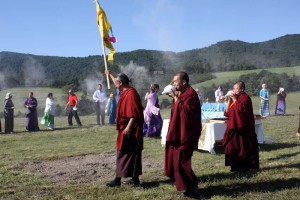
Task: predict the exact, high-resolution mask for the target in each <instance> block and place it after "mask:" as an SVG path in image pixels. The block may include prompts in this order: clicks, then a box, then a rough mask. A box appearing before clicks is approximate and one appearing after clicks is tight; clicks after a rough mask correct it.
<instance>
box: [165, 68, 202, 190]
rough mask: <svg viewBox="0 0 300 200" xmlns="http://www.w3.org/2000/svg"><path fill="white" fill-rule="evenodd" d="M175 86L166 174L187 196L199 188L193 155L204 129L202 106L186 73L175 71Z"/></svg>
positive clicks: (170, 94)
mask: <svg viewBox="0 0 300 200" xmlns="http://www.w3.org/2000/svg"><path fill="white" fill-rule="evenodd" d="M173 85H174V86H175V87H176V90H177V92H175V91H173V92H171V93H169V94H168V95H169V96H170V97H172V98H173V103H172V108H171V118H170V124H169V129H168V133H167V137H166V146H165V172H164V174H165V176H168V177H170V178H171V179H172V180H173V181H175V185H176V189H177V191H179V192H183V194H185V195H186V194H190V193H192V192H194V191H195V190H196V189H197V188H198V180H197V177H196V176H195V173H194V172H193V170H192V163H191V158H192V155H193V152H194V150H196V149H197V148H198V140H199V137H200V134H201V130H202V124H201V108H200V102H199V98H198V95H197V92H196V91H195V90H194V89H193V88H192V87H191V86H190V85H189V77H188V75H187V74H186V73H185V72H178V73H177V74H175V76H174V78H173Z"/></svg>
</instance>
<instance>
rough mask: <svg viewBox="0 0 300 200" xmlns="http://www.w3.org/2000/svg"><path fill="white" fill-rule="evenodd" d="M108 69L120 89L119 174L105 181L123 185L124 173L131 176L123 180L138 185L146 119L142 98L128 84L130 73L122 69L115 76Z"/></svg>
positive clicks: (108, 184) (117, 169)
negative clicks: (125, 72) (128, 74)
mask: <svg viewBox="0 0 300 200" xmlns="http://www.w3.org/2000/svg"><path fill="white" fill-rule="evenodd" d="M105 73H106V74H107V75H109V76H110V78H111V79H112V81H113V82H114V85H115V86H116V87H117V89H118V90H119V91H120V92H121V95H120V99H119V101H118V105H117V114H116V129H117V130H118V136H117V142H116V149H117V167H116V177H115V179H114V180H112V181H111V182H109V183H107V184H106V185H107V186H108V187H116V186H120V185H121V177H125V178H126V177H132V178H131V179H129V180H127V181H124V182H123V183H124V184H128V185H133V186H135V187H137V186H139V185H140V180H139V176H140V175H141V174H142V150H143V123H144V115H143V107H142V101H141V99H140V96H139V94H138V93H137V91H136V90H135V89H134V88H133V87H131V86H129V82H130V80H129V78H128V77H127V75H125V74H123V73H121V74H118V76H117V77H114V76H113V75H112V74H111V73H110V72H109V71H108V70H106V71H105Z"/></svg>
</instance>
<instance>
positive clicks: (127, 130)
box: [123, 126, 131, 135]
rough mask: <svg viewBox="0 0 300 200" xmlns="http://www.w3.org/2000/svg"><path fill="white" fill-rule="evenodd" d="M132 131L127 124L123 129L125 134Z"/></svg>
mask: <svg viewBox="0 0 300 200" xmlns="http://www.w3.org/2000/svg"><path fill="white" fill-rule="evenodd" d="M130 133H131V129H130V128H129V127H128V126H127V127H126V128H125V129H124V131H123V134H124V135H129V134H130Z"/></svg>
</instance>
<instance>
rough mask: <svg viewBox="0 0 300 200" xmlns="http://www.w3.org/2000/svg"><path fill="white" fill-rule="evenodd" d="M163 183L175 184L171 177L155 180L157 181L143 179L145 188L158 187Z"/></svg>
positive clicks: (142, 185)
mask: <svg viewBox="0 0 300 200" xmlns="http://www.w3.org/2000/svg"><path fill="white" fill-rule="evenodd" d="M161 184H174V182H173V181H172V180H171V179H167V180H155V181H149V182H147V181H143V182H142V184H141V187H143V188H145V189H150V188H156V187H158V186H159V185H161Z"/></svg>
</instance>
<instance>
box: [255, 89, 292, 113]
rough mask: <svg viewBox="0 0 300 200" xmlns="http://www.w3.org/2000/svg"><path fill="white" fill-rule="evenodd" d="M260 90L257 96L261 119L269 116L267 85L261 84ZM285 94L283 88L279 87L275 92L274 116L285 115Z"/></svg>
mask: <svg viewBox="0 0 300 200" xmlns="http://www.w3.org/2000/svg"><path fill="white" fill-rule="evenodd" d="M261 87H262V89H261V90H260V92H259V96H260V99H261V102H260V115H261V116H262V117H268V116H270V94H269V91H268V89H267V84H266V83H264V84H262V86H261ZM286 96H287V95H286V92H285V91H284V88H282V87H280V88H279V90H278V92H277V100H276V106H275V115H285V112H286V102H285V98H286Z"/></svg>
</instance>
